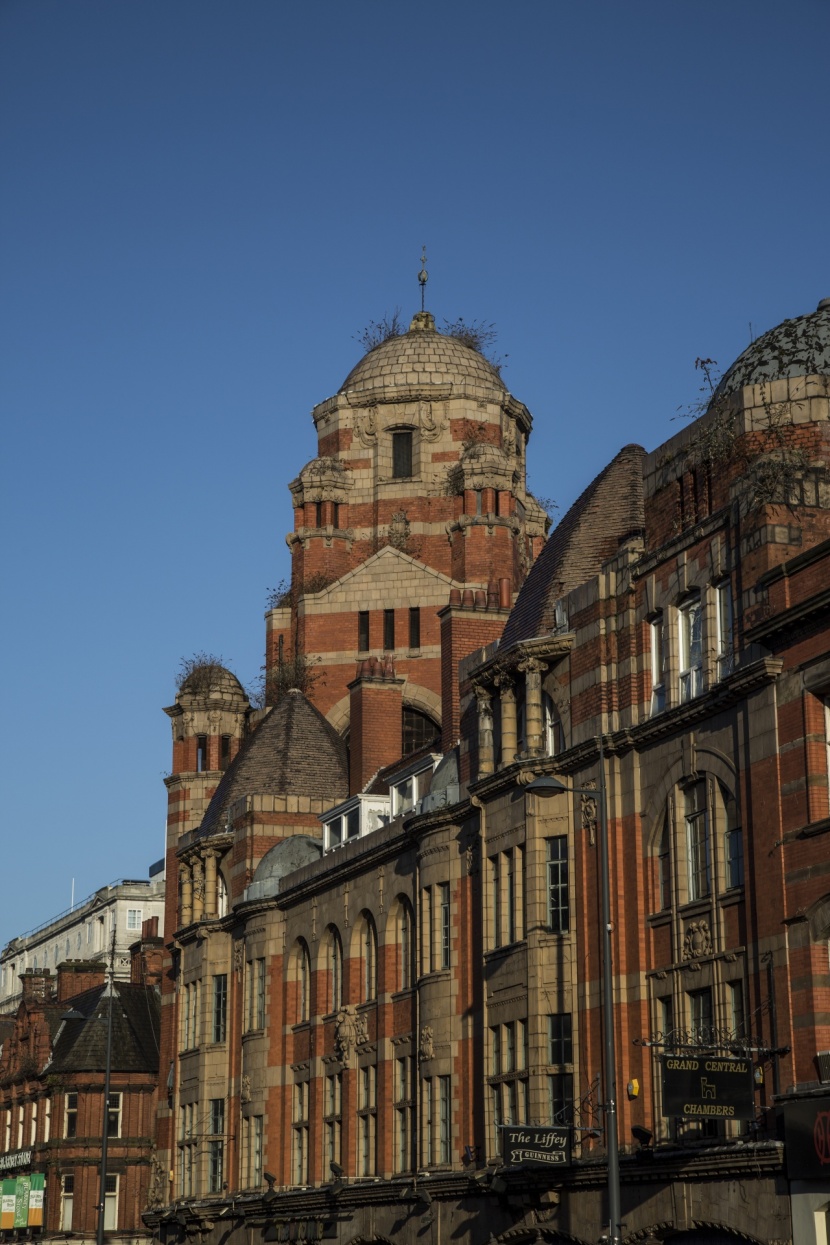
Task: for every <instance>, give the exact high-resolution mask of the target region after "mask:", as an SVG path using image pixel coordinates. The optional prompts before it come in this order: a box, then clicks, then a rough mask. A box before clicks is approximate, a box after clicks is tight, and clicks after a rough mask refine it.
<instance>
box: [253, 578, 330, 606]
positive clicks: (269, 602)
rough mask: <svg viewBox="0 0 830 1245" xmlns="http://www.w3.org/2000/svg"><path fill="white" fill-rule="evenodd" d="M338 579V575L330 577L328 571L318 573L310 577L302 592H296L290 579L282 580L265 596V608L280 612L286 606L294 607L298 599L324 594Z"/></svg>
mask: <svg viewBox="0 0 830 1245" xmlns="http://www.w3.org/2000/svg"><path fill="white" fill-rule="evenodd" d="M336 578H337V576H336V575H330V574H328V573H327V572H326V571H317V573H316V574H315V575H309V577H308V579H307V580H306V582H305V585H304V587H303V589H302V592H295V589H294V587H293V585H292V583H291V580H290V579H281V580H280V582H279V583H278V584H277V586H276V588H269V589H268V592H267V593H266V596H265V608H266V610H279V609H285V607H286V606H293V604H294V601H295V600H296V599H297V598H298V597H300V596H311V595H313V594H314V593H315V592H322V591H323V589H324V588H328V586H329V584H333V583H334V581H335V579H336Z"/></svg>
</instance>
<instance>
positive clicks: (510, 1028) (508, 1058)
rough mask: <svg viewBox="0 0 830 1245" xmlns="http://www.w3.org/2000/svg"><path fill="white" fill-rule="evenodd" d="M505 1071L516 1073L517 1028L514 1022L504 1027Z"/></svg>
mask: <svg viewBox="0 0 830 1245" xmlns="http://www.w3.org/2000/svg"><path fill="white" fill-rule="evenodd" d="M504 1070H505V1072H515V1071H516V1026H515V1025H514V1024H513V1022H512V1021H510V1022H509V1024H506V1025H505V1026H504Z"/></svg>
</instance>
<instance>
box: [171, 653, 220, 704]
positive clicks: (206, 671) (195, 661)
mask: <svg viewBox="0 0 830 1245" xmlns="http://www.w3.org/2000/svg"><path fill="white" fill-rule="evenodd" d="M226 669H227V663H226V662H225V659H224V657H218V656H217V655H216V654H215V653H194V654H193V656H192V657H182V659H181V661H180V662H179V669H178V672H177V674H176V691H177V692H180V691H181V690H182V688H183V687H184V685H185V683H186V684H187V690H188V691H189V692H194V693H195V694H196V695H197V696H207V695H209V694H210V692H212V691H214V690H215V689H217V688H219V687H221V686H222V685H223V683H224V680H225V671H226Z"/></svg>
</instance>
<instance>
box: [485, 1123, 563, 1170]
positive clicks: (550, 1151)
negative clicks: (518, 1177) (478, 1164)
mask: <svg viewBox="0 0 830 1245" xmlns="http://www.w3.org/2000/svg"><path fill="white" fill-rule="evenodd" d="M501 1131H502V1158H503V1160H504V1165H505V1167H519V1166H524V1167H566V1166H567V1165H568V1164H569V1163H570V1161H571V1130H570V1128H539V1127H538V1126H537V1125H535V1124H526V1125H522V1126H520V1125H513V1124H505V1125H503V1126H502V1130H501Z"/></svg>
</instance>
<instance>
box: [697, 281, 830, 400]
mask: <svg viewBox="0 0 830 1245" xmlns="http://www.w3.org/2000/svg"><path fill="white" fill-rule="evenodd" d="M828 375H830V298H823V299H822V300H821V302H820V303H819V305H818V307H817V308H816V310H815V311H813V312H811V313H810V314H809V315H806V316H796V318H795V319H794V320H784V321H783V323H782V324H778V325H776V327H775V328H774V329H770V330H769V332H768V333H764V334H763V336H761V337H759V338H758V339H757V341H754V342H753V343H752V345H751V346H747V348H746V350H745V351H744V352H743V354H741V355H739V356H738V358H737V359H736V360H735V362H734V363H733V364H732V366H731V367H730V368H729V370H728V372H726V373H725V374H724V377H723V379H722V380H721V383H720V385H719V386H718V394H719V395H720V396H722V395H724V394H727V393H733V392H735V390H737V389H742V388H743V386H744V385H758V384H761V383H763V382H764V381H770V380H783V379H785V378H786V377H789V376H828Z"/></svg>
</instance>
